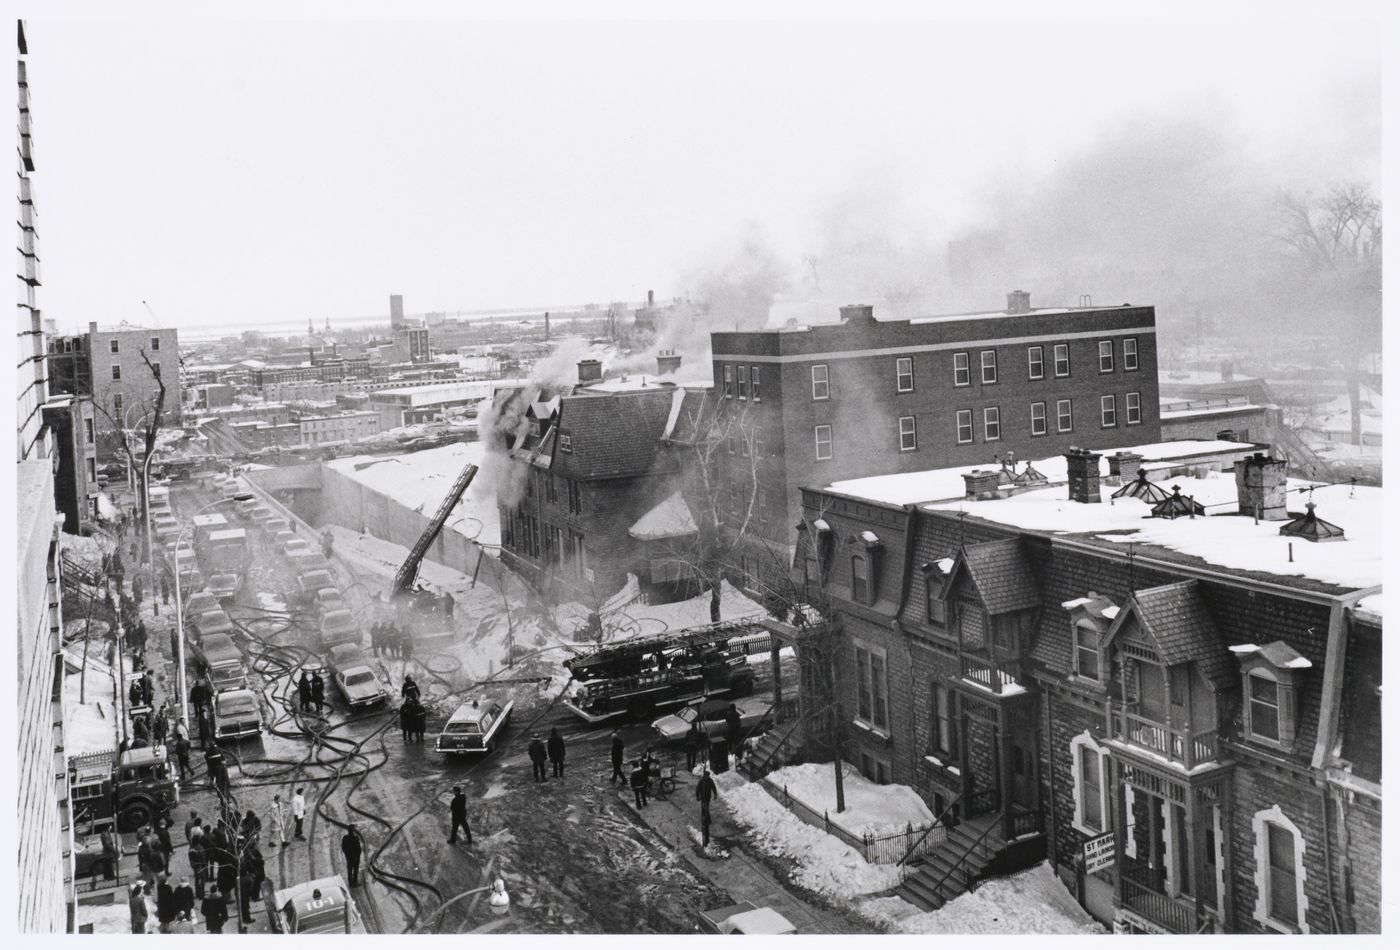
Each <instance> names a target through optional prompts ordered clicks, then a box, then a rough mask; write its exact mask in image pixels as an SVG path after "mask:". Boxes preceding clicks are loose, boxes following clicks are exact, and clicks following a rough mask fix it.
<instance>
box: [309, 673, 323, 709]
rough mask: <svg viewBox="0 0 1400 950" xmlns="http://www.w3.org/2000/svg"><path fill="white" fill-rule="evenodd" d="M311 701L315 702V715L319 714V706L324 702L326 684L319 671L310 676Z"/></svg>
mask: <svg viewBox="0 0 1400 950" xmlns="http://www.w3.org/2000/svg"><path fill="white" fill-rule="evenodd" d="M311 702H312V703H314V704H315V706H316V715H318V716H319V715H320V714H321V707H322V706H324V705H325V704H326V684H325V681H324V680H322V679H321V674H320V673H316V674H315V675H314V676H312V677H311Z"/></svg>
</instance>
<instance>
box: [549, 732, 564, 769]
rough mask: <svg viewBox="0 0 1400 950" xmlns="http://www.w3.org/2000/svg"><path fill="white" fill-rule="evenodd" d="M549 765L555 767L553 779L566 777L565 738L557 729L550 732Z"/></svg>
mask: <svg viewBox="0 0 1400 950" xmlns="http://www.w3.org/2000/svg"><path fill="white" fill-rule="evenodd" d="M548 749H549V763H550V765H551V766H552V767H553V777H554V778H563V777H564V737H563V736H561V735H560V734H559V730H558V729H557V728H554V729H551V730H549V742H548Z"/></svg>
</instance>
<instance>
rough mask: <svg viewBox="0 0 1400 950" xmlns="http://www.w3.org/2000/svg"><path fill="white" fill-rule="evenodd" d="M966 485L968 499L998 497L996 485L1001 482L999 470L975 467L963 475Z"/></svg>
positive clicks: (977, 499) (986, 499) (979, 499)
mask: <svg viewBox="0 0 1400 950" xmlns="http://www.w3.org/2000/svg"><path fill="white" fill-rule="evenodd" d="M963 484H965V485H966V486H967V495H966V498H967V500H968V501H991V500H992V499H994V498H997V497H1000V496H999V495H998V494H997V486H998V485H1000V484H1001V472H1000V471H998V470H997V469H982V468H979V469H976V470H974V471H971V472H967V473H966V474H964V475H963Z"/></svg>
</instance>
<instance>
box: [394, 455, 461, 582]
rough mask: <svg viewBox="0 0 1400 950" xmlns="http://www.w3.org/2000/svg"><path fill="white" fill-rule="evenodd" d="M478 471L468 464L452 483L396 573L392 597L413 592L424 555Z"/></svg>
mask: <svg viewBox="0 0 1400 950" xmlns="http://www.w3.org/2000/svg"><path fill="white" fill-rule="evenodd" d="M476 471H477V469H476V466H475V465H468V466H467V467H466V468H464V469H462V473H461V474H460V475H458V476H457V480H456V481H455V482H453V483H452V487H451V489H449V490H448V492H447V497H446V498H444V499H443V500H442V504H441V505H439V506H438V510H437V514H435V515H433V520H432V521H429V522H428V527H427V528H425V529H424V530H423V533H422V535H420V536H419V538H418V540H417V541H415V542H414V543H413V549H412V550H410V551H409V552H408V558H407V560H405V561H404V562H403V565H402V566H401V567H400V568H399V571H398V573H397V574H395V575H394V586H393V587H391V588H390V589H389V596H390V597H391V598H397V597H402V596H404V595H405V594H411V593H413V589H414V583H415V582H416V581H417V580H418V569H419V568H420V567H422V565H423V557H424V556H425V555H426V554H427V553H428V548H430V547H432V546H433V542H434V541H436V540H437V536H438V534H439V533H440V532H441V531H442V526H443V525H445V524H446V523H447V516H448V515H450V514H452V509H453V508H455V507H457V502H459V501H461V500H462V496H463V495H464V494H466V491H467V486H468V485H470V484H471V483H472V479H473V478H476Z"/></svg>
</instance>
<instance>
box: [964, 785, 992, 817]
mask: <svg viewBox="0 0 1400 950" xmlns="http://www.w3.org/2000/svg"><path fill="white" fill-rule="evenodd" d="M1000 807H1001V792H999V791H997V790H996V789H995V788H984V789H982V791H980V792H973V793H972V794H971V795H969V796H968V799H967V813H966V814H965V815H963V817H964V818H975V817H976V816H978V815H986V814H988V813H990V812H994V811H996V810H997V809H998V808H1000Z"/></svg>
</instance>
